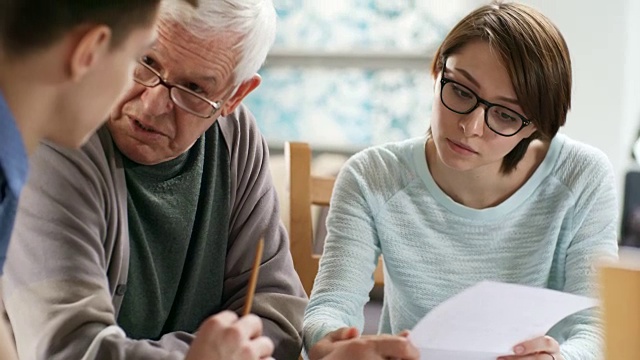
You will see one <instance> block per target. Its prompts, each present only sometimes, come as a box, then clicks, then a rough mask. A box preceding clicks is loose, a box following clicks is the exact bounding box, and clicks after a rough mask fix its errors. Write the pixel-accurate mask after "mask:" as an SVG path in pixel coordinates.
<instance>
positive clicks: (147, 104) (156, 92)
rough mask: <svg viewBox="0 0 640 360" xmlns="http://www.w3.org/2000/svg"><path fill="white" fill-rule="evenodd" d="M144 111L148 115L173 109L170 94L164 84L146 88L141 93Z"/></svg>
mask: <svg viewBox="0 0 640 360" xmlns="http://www.w3.org/2000/svg"><path fill="white" fill-rule="evenodd" d="M141 98H142V103H143V105H144V111H145V112H146V113H147V114H149V115H152V116H153V115H162V114H166V113H168V112H170V111H171V110H173V101H172V100H171V94H170V91H169V89H168V88H167V87H166V86H162V85H157V86H154V87H151V88H146V89H145V91H144V92H143V93H142V95H141Z"/></svg>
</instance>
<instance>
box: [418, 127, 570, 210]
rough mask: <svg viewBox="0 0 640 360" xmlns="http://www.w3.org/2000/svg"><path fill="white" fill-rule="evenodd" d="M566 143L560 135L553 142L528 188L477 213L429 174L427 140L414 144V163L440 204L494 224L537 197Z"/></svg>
mask: <svg viewBox="0 0 640 360" xmlns="http://www.w3.org/2000/svg"><path fill="white" fill-rule="evenodd" d="M565 141H566V136H565V135H563V134H556V136H554V138H553V139H552V140H551V144H550V146H549V150H548V151H547V154H546V155H545V158H544V160H542V162H541V163H540V165H539V166H538V168H537V169H536V170H535V171H534V172H533V174H532V175H531V177H530V178H529V179H528V180H527V181H526V182H525V183H524V185H522V186H521V187H520V188H519V189H518V190H516V192H515V193H513V194H512V195H511V196H510V197H509V198H507V199H506V200H504V201H503V202H501V203H500V204H498V205H496V206H493V207H488V208H484V209H474V208H470V207H468V206H465V205H462V204H460V203H458V202H456V201H455V200H453V199H452V198H451V197H450V196H449V195H447V194H446V193H445V192H444V191H442V189H441V188H440V187H439V186H438V185H437V184H436V182H435V181H434V180H433V177H432V176H431V172H430V171H429V167H428V165H427V159H426V158H425V156H424V154H425V146H426V143H427V137H426V136H422V137H420V138H417V139H416V140H415V142H414V143H413V146H412V148H413V160H414V165H415V167H416V169H417V171H418V175H419V176H420V178H421V179H422V181H423V182H424V184H425V186H426V187H427V190H428V191H429V193H430V194H431V195H432V196H433V197H434V199H435V200H436V201H437V202H438V203H439V204H441V205H442V206H444V207H445V208H446V209H447V210H449V211H451V212H452V213H454V214H456V215H458V216H461V217H464V218H468V219H471V220H493V219H497V218H502V217H504V216H505V215H507V214H508V213H510V212H512V211H513V210H515V209H516V208H517V207H518V206H519V205H520V204H522V203H523V202H525V201H527V199H529V197H530V196H531V194H533V192H534V191H535V190H536V189H537V188H538V186H539V185H540V184H541V183H542V181H543V180H544V179H545V178H546V177H547V176H548V175H549V174H550V173H551V171H552V170H553V168H554V166H555V164H556V162H557V160H558V157H559V155H560V150H561V149H562V146H563V145H564V143H565Z"/></svg>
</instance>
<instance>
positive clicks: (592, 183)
mask: <svg viewBox="0 0 640 360" xmlns="http://www.w3.org/2000/svg"><path fill="white" fill-rule="evenodd" d="M425 142H426V138H425V137H422V138H416V139H412V140H408V141H405V142H400V143H391V144H387V145H383V146H379V147H374V148H370V149H368V150H365V151H364V152H361V153H360V154H357V155H355V156H353V157H352V158H351V159H350V160H349V161H348V162H347V163H346V164H345V166H344V167H343V168H342V171H341V172H340V175H339V176H338V179H337V181H336V184H335V187H334V191H333V197H332V198H331V207H330V209H329V215H328V218H327V238H326V242H325V245H324V253H323V255H322V260H321V261H320V270H319V272H318V276H317V277H316V280H315V283H314V285H313V293H312V294H311V299H310V302H309V306H308V307H307V309H306V313H305V317H304V330H303V333H304V335H303V338H304V339H305V343H306V348H307V350H308V349H309V348H310V347H311V346H312V345H314V344H315V343H316V342H317V341H318V340H320V338H322V337H323V336H325V335H326V334H327V333H328V332H329V331H332V330H335V329H338V328H341V327H345V326H356V327H359V328H362V324H363V313H362V309H363V306H364V304H365V303H366V302H367V301H368V299H369V291H370V290H371V286H372V285H373V279H372V276H371V274H372V273H373V270H374V269H375V267H376V262H377V259H378V257H379V255H380V254H383V258H384V270H385V277H384V305H383V310H382V317H381V320H380V324H379V330H380V331H381V332H383V333H393V334H397V333H398V332H400V331H402V330H404V329H412V328H413V327H414V326H415V325H416V323H417V322H418V321H419V320H420V319H421V318H422V317H423V316H424V315H425V314H427V313H428V312H430V311H431V310H432V309H433V308H435V307H436V306H437V305H439V304H440V303H442V302H443V301H445V300H446V299H448V298H450V297H451V296H453V295H455V294H457V293H459V292H460V291H462V290H464V289H465V288H467V287H469V286H472V285H474V284H476V283H478V282H480V281H483V280H494V281H502V282H508V283H516V284H524V285H530V286H538V287H546V288H551V289H556V290H562V291H566V292H570V293H575V294H580V295H587V296H596V294H597V292H596V285H597V282H596V281H594V279H595V269H596V267H595V266H594V262H595V261H596V260H597V259H598V258H599V257H611V258H615V257H616V256H617V255H616V254H617V233H618V232H617V226H618V219H617V213H618V205H617V203H616V200H617V197H616V193H615V181H614V176H613V169H612V167H611V164H610V163H609V161H608V159H607V157H606V155H604V154H603V153H602V152H601V151H599V150H597V149H595V148H593V147H590V146H588V145H586V144H582V143H579V142H577V141H574V140H571V139H570V138H569V137H567V136H564V135H562V134H558V135H556V136H555V137H554V139H553V140H552V141H551V145H550V148H549V150H548V152H547V155H546V157H545V159H544V160H543V161H542V163H541V164H540V165H539V166H538V168H537V169H536V171H535V172H534V173H533V174H532V175H531V177H530V178H529V179H528V181H527V182H526V183H525V184H523V185H522V186H521V187H520V188H519V189H518V190H517V191H516V192H515V193H513V195H511V196H510V197H509V198H508V199H506V200H504V201H503V202H502V203H500V204H498V205H496V206H494V207H489V208H485V209H473V208H470V207H466V206H464V205H462V204H460V203H458V202H456V201H455V200H454V199H452V198H451V197H449V196H448V195H447V194H446V193H445V192H444V191H442V190H441V189H440V187H439V186H438V185H437V184H436V182H435V181H434V180H433V178H432V177H431V173H430V172H429V168H428V166H427V162H426V159H425ZM478 306H480V307H481V306H482V304H478ZM549 335H551V336H553V337H555V338H556V340H558V342H560V343H561V353H562V355H563V359H565V360H595V359H600V358H601V356H599V353H600V344H601V343H602V328H601V325H600V324H599V322H598V317H597V314H596V312H594V311H585V312H582V313H578V314H575V315H574V316H571V317H569V318H567V319H566V321H565V322H564V323H561V324H558V326H556V327H555V328H554V329H553V330H552V331H550V332H549ZM523 340H524V339H523ZM513 345H515V344H513Z"/></svg>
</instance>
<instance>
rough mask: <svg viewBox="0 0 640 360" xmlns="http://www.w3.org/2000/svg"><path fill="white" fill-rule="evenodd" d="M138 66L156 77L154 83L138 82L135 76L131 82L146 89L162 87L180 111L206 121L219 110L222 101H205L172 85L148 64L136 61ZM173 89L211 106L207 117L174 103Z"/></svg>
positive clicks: (205, 99) (185, 89)
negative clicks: (167, 91) (167, 90)
mask: <svg viewBox="0 0 640 360" xmlns="http://www.w3.org/2000/svg"><path fill="white" fill-rule="evenodd" d="M138 64H140V65H142V66H144V67H145V68H146V69H148V70H149V71H151V72H152V73H153V74H154V75H155V76H156V81H155V83H154V84H151V85H149V84H147V83H144V82H141V81H139V80H138V79H136V78H135V76H134V77H133V81H135V82H136V83H138V84H140V85H142V86H144V87H148V88H154V87H156V86H158V85H163V86H164V87H166V88H167V89H169V98H171V101H173V103H174V104H175V105H176V106H177V107H179V108H180V109H182V110H184V111H186V112H188V113H190V114H193V115H195V116H197V117H199V118H203V119H208V118H210V117H211V116H213V114H215V113H216V111H218V110H220V108H221V107H222V103H223V101H222V100H218V101H211V100H209V99H207V98H206V97H204V96H202V95H200V94H198V93H195V92H193V91H192V90H189V89H187V88H186V87H184V86H182V85H178V84H174V83H172V82H170V81H169V80H167V79H166V78H165V77H164V76H162V75H161V74H160V73H159V72H158V71H157V70H156V69H154V68H152V67H151V66H149V65H148V64H145V63H144V62H143V61H141V60H138ZM173 88H177V89H180V90H182V91H185V92H187V93H188V94H189V95H193V96H195V97H197V98H198V99H200V100H202V101H204V102H206V103H207V104H209V105H211V112H210V113H209V115H207V116H204V115H202V114H200V113H197V112H195V111H193V110H191V109H189V108H187V107H185V106H184V105H181V104H180V102H178V101H176V100H175V99H174V95H173Z"/></svg>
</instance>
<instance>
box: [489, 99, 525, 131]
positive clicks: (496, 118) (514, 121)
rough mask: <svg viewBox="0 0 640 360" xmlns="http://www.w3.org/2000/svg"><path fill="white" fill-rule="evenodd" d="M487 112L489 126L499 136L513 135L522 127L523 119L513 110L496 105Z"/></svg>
mask: <svg viewBox="0 0 640 360" xmlns="http://www.w3.org/2000/svg"><path fill="white" fill-rule="evenodd" d="M487 111H488V112H487V125H489V127H490V128H491V129H492V130H493V131H495V132H497V133H499V134H502V135H513V134H515V133H516V132H518V130H520V128H521V127H522V118H521V117H520V115H518V113H517V112H515V111H513V110H509V109H507V108H506V107H502V106H499V105H495V106H492V107H490V108H489V109H488V110H487Z"/></svg>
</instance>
